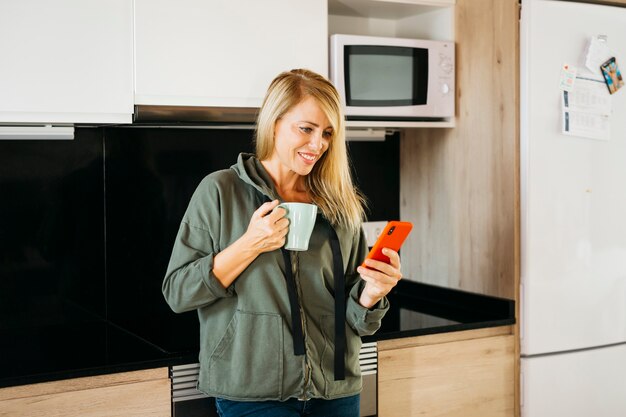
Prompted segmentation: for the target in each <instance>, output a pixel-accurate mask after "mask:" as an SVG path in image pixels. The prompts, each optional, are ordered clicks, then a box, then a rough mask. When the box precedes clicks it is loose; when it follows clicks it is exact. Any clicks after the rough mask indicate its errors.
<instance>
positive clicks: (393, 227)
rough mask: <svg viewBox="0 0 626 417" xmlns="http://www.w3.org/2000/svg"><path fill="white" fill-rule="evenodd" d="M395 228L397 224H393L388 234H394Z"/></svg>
mask: <svg viewBox="0 0 626 417" xmlns="http://www.w3.org/2000/svg"><path fill="white" fill-rule="evenodd" d="M394 230H396V226H391V228H390V229H389V231H388V232H387V234H388V235H390V234H392V233H393V231H394Z"/></svg>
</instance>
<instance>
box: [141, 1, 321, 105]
mask: <svg viewBox="0 0 626 417" xmlns="http://www.w3.org/2000/svg"><path fill="white" fill-rule="evenodd" d="M327 13H328V6H327V0H135V104H143V105H184V106H215V107H260V105H261V102H262V99H263V96H264V94H265V91H266V89H267V87H268V86H269V83H270V81H271V80H272V79H273V78H274V77H275V76H276V75H278V74H279V73H280V72H282V71H285V70H290V69H293V68H309V69H311V70H313V71H316V72H318V73H320V74H322V75H324V76H327V75H328V38H327V36H328V27H327V19H328V16H327Z"/></svg>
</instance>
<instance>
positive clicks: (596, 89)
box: [561, 77, 612, 140]
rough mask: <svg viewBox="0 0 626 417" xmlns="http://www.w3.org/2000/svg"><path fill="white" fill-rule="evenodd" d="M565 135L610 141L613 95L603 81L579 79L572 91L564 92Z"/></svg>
mask: <svg viewBox="0 0 626 417" xmlns="http://www.w3.org/2000/svg"><path fill="white" fill-rule="evenodd" d="M561 98H562V100H561V104H562V113H563V114H562V133H564V134H566V135H572V136H578V137H583V138H590V139H603V140H608V139H610V137H611V135H610V128H611V124H610V120H611V118H610V116H611V111H612V104H611V96H610V94H608V92H607V91H606V86H605V85H604V82H602V81H600V80H594V79H590V78H581V77H577V78H576V83H575V85H574V87H573V88H572V89H571V90H570V91H561Z"/></svg>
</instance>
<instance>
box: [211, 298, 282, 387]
mask: <svg viewBox="0 0 626 417" xmlns="http://www.w3.org/2000/svg"><path fill="white" fill-rule="evenodd" d="M282 346H283V319H282V317H281V316H280V315H279V314H273V313H248V312H244V311H241V310H237V311H236V312H235V315H234V316H233V319H232V320H231V321H230V323H229V324H228V327H227V329H226V332H225V333H224V335H223V336H222V338H221V340H220V341H219V342H218V344H217V346H216V347H215V350H214V351H213V353H212V354H211V356H210V357H209V366H208V385H209V390H211V391H212V392H215V393H219V394H222V395H224V396H226V397H233V398H266V399H274V398H276V399H277V398H280V397H281V394H282V392H281V391H282V390H281V387H282V378H283V351H282Z"/></svg>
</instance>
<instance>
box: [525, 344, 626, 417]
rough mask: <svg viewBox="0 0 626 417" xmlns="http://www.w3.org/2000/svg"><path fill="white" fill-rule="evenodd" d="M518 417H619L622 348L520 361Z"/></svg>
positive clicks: (625, 360)
mask: <svg viewBox="0 0 626 417" xmlns="http://www.w3.org/2000/svg"><path fill="white" fill-rule="evenodd" d="M521 390H522V392H521V399H520V401H521V410H522V417H561V416H563V417H591V416H597V417H623V416H624V415H625V413H626V345H617V346H611V347H605V348H599V349H590V350H584V351H579V352H570V353H560V354H558V355H547V356H538V357H534V358H522V363H521Z"/></svg>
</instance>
